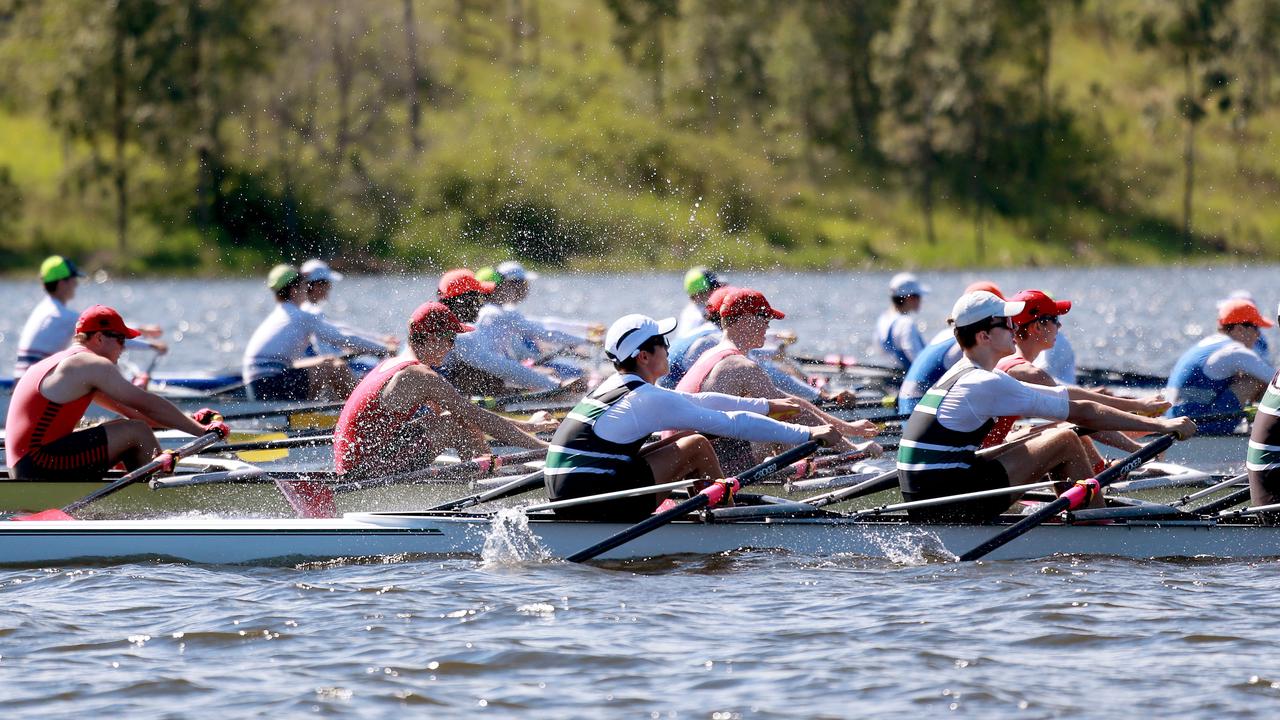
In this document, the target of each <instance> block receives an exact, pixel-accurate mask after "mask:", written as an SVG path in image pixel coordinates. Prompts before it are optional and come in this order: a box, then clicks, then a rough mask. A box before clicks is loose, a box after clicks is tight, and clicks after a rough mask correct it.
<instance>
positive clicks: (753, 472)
mask: <svg viewBox="0 0 1280 720" xmlns="http://www.w3.org/2000/svg"><path fill="white" fill-rule="evenodd" d="M818 445H819V443H818V441H817V440H809V441H808V442H805V443H803V444H800V445H797V446H795V447H793V448H791V449H790V450H787V451H786V452H784V453H782V454H780V455H778V456H777V457H775V458H772V459H770V460H766V461H765V462H762V463H760V464H759V465H756V466H755V467H753V468H751V469H749V470H744V471H743V472H741V473H739V474H737V475H735V476H734V477H732V478H729V479H728V480H719V481H717V482H714V483H712V484H711V486H710V487H708V488H706V489H705V490H703V491H702V492H700V493H698V494H697V495H694V496H693V497H691V498H689V499H688V500H685V501H684V502H682V503H680V504H679V505H676V506H675V507H673V508H671V509H670V510H667V511H665V512H661V513H658V514H657V515H650V516H649V517H647V518H645V519H644V520H641V521H640V522H638V523H636V524H635V525H632V526H631V527H629V528H627V529H626V530H623V531H622V532H620V533H617V534H615V535H611V536H609V537H607V538H605V539H604V540H601V541H600V542H598V543H596V544H595V545H592V546H591V547H589V548H586V549H585V550H579V551H578V552H576V553H574V554H572V555H570V556H569V557H567V558H565V559H566V560H568V561H569V562H586V561H588V560H590V559H591V558H593V557H595V556H597V555H599V554H601V553H605V552H608V551H610V550H612V549H614V548H616V547H618V546H619V545H622V544H623V543H626V542H628V541H631V540H634V539H635V538H638V537H640V536H641V535H644V534H646V533H648V532H650V531H652V530H656V529H658V528H660V527H662V526H663V525H666V524H667V523H669V522H671V521H672V520H675V519H676V518H678V517H682V516H684V515H687V514H689V513H691V512H696V511H698V510H701V509H702V508H704V507H707V506H708V505H715V504H716V503H718V502H720V500H721V499H723V498H724V495H725V492H726V490H727V488H728V486H730V485H737V486H743V485H750V484H751V483H754V482H757V481H759V480H761V479H763V478H766V477H768V476H770V475H772V474H774V473H776V472H778V471H779V470H782V469H784V468H786V467H787V466H788V465H790V464H791V463H793V462H795V461H797V460H799V459H801V458H804V457H807V456H808V455H811V454H813V452H814V451H816V450H817V449H818Z"/></svg>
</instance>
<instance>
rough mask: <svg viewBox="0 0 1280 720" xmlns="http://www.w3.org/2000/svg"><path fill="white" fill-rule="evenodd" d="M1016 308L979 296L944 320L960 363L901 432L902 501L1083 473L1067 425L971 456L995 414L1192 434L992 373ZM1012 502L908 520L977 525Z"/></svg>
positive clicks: (1180, 425) (965, 505) (979, 503)
mask: <svg viewBox="0 0 1280 720" xmlns="http://www.w3.org/2000/svg"><path fill="white" fill-rule="evenodd" d="M1025 308H1026V303H1024V302H1006V301H1004V300H1001V299H1000V298H999V297H996V296H995V295H993V294H992V293H989V292H981V291H979V292H972V293H966V294H965V295H963V296H961V297H960V299H959V300H958V301H956V304H955V306H954V307H953V308H952V311H951V322H952V323H953V324H954V328H955V329H954V333H955V336H956V342H958V343H959V345H960V348H961V350H962V351H963V352H964V360H962V361H960V362H957V363H956V364H955V365H954V366H953V367H952V368H951V369H950V370H948V371H947V373H946V374H945V375H943V376H942V379H940V380H939V381H938V382H937V384H935V385H934V386H933V387H932V388H930V389H929V391H928V392H927V393H926V394H925V397H924V399H923V400H921V401H920V404H919V405H917V406H916V409H915V411H914V412H913V413H912V414H911V419H910V420H909V421H908V422H907V425H906V428H905V429H904V431H903V435H902V441H901V443H900V445H899V449H898V482H899V484H900V485H901V487H902V495H903V497H904V498H905V499H906V500H908V501H912V500H926V499H930V498H936V497H945V496H948V495H955V494H959V493H968V492H974V491H978V490H989V489H995V488H1002V487H1008V486H1010V485H1021V484H1024V483H1027V482H1030V481H1033V480H1037V479H1039V478H1041V477H1043V476H1044V475H1046V474H1048V475H1050V476H1051V477H1053V479H1055V480H1060V481H1069V480H1078V479H1083V478H1086V477H1089V476H1090V475H1091V473H1092V468H1091V466H1090V463H1089V460H1088V457H1087V456H1086V455H1085V453H1084V450H1083V449H1081V447H1080V442H1079V441H1078V440H1077V438H1076V434H1075V433H1074V432H1073V431H1071V430H1069V429H1067V428H1051V429H1048V430H1045V431H1043V432H1040V433H1037V434H1034V435H1027V436H1025V437H1024V438H1021V439H1020V440H1019V441H1017V442H1013V443H1009V444H1007V445H1004V446H1000V447H998V448H992V449H990V450H987V451H984V454H983V455H981V456H980V455H978V452H977V449H978V445H979V444H980V443H981V442H982V440H983V438H985V437H986V435H987V433H988V432H990V430H991V428H992V426H993V425H994V424H995V419H996V418H997V417H1000V416H1003V415H1020V416H1024V417H1041V418H1049V419H1054V420H1069V421H1070V422H1073V423H1076V424H1079V425H1082V426H1084V427H1088V428H1094V429H1098V430H1142V431H1147V432H1173V433H1176V434H1177V435H1178V436H1179V438H1180V439H1184V440H1185V439H1186V438H1188V437H1190V436H1191V435H1193V434H1194V433H1195V429H1196V426H1195V423H1194V422H1192V421H1191V420H1190V419H1189V418H1176V419H1166V418H1147V417H1142V416H1140V415H1133V414H1130V413H1126V412H1122V411H1120V410H1116V409H1115V408H1111V407H1108V406H1106V405H1102V404H1100V403H1096V402H1093V401H1092V400H1072V399H1071V398H1070V397H1069V394H1068V390H1067V388H1064V387H1045V386H1041V385H1031V384H1028V383H1024V382H1020V381H1018V380H1015V379H1013V378H1011V377H1009V375H1008V374H1007V373H1005V372H1003V371H1000V370H997V369H996V363H997V362H998V361H999V360H1000V358H1002V357H1004V356H1006V355H1008V354H1009V353H1011V352H1013V350H1014V345H1013V322H1012V320H1011V318H1013V317H1015V316H1017V315H1018V314H1019V313H1021V312H1023V310H1024V309H1025ZM1014 499H1015V498H1014V497H1013V496H1012V494H1011V495H1002V496H998V497H996V498H993V499H992V498H988V499H982V500H972V501H967V502H962V503H952V504H948V505H942V506H939V507H935V508H923V509H917V510H912V511H911V512H910V515H911V517H912V519H915V520H921V521H926V522H966V523H983V522H988V521H990V520H993V519H995V518H996V517H998V516H999V515H1000V514H1001V513H1002V512H1003V511H1004V510H1005V509H1006V508H1008V507H1009V504H1010V503H1011V502H1012V501H1013V500H1014ZM1095 500H1096V499H1095Z"/></svg>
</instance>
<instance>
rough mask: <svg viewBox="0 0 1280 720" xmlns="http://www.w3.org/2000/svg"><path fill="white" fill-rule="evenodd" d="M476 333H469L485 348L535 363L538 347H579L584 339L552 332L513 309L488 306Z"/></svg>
mask: <svg viewBox="0 0 1280 720" xmlns="http://www.w3.org/2000/svg"><path fill="white" fill-rule="evenodd" d="M474 324H475V327H476V329H475V330H474V331H473V332H471V333H469V334H470V335H472V336H474V337H475V338H477V342H479V343H480V344H481V345H482V346H485V347H491V348H495V349H496V350H497V351H498V352H500V353H502V354H503V355H506V356H507V357H509V358H511V359H513V360H525V359H535V353H536V352H537V349H538V345H537V343H540V342H546V343H552V344H555V345H579V344H581V343H583V342H585V338H584V337H582V336H577V335H573V334H570V333H567V332H561V331H559V330H553V329H551V328H548V327H547V326H545V325H543V324H542V323H539V322H538V321H536V320H530V319H529V318H526V317H525V316H524V315H523V314H522V313H521V312H520V311H519V310H517V309H516V308H515V307H514V306H500V305H495V304H493V303H489V304H487V305H485V306H484V307H481V308H480V313H479V315H478V316H477V317H476V321H475V323H474Z"/></svg>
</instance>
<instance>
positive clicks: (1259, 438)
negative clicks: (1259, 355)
mask: <svg viewBox="0 0 1280 720" xmlns="http://www.w3.org/2000/svg"><path fill="white" fill-rule="evenodd" d="M1276 321H1277V322H1280V308H1277V310H1276ZM1245 470H1246V471H1248V473H1249V504H1250V505H1251V506H1253V507H1260V506H1262V505H1275V504H1277V503H1280V372H1277V373H1276V374H1275V375H1272V376H1271V381H1270V382H1268V383H1267V389H1266V392H1264V393H1263V395H1262V399H1261V400H1259V401H1258V414H1257V416H1256V417H1255V418H1254V420H1253V428H1252V429H1251V430H1250V431H1249V449H1248V451H1247V454H1246V456H1245ZM1260 517H1261V519H1262V521H1263V522H1264V523H1267V524H1269V525H1274V524H1276V523H1277V521H1280V514H1277V513H1263V514H1262V515H1261V516H1260Z"/></svg>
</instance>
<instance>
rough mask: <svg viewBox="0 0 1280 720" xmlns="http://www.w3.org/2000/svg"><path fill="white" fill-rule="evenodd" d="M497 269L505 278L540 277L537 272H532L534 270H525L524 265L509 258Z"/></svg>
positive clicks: (533, 278) (525, 278)
mask: <svg viewBox="0 0 1280 720" xmlns="http://www.w3.org/2000/svg"><path fill="white" fill-rule="evenodd" d="M495 269H496V270H497V271H498V274H499V275H501V276H502V279H503V280H524V281H529V280H537V279H538V274H537V273H532V272H529V271H528V270H525V269H524V266H523V265H521V264H520V263H518V262H516V261H515V260H508V261H506V262H504V263H502V264H501V265H499V266H498V267H497V268H495Z"/></svg>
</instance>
